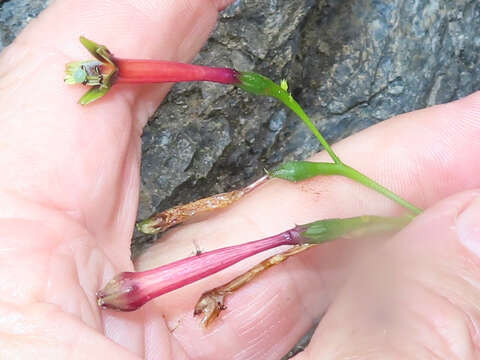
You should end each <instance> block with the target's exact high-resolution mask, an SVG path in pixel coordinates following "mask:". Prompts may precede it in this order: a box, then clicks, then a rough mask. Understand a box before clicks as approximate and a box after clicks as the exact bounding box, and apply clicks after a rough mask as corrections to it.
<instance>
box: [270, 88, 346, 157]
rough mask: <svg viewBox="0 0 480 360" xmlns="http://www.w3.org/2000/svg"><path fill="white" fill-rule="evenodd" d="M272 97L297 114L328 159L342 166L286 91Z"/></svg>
mask: <svg viewBox="0 0 480 360" xmlns="http://www.w3.org/2000/svg"><path fill="white" fill-rule="evenodd" d="M273 96H274V97H275V98H277V99H278V100H280V101H281V102H283V103H284V104H285V105H286V106H287V107H289V108H290V109H291V110H292V111H293V112H294V113H295V114H297V115H298V117H299V118H300V119H302V121H303V122H304V123H305V125H307V127H308V129H309V130H310V131H311V132H312V133H313V135H315V137H316V138H317V139H318V141H319V142H320V144H322V146H323V147H324V149H325V150H326V151H327V153H328V155H330V157H331V158H332V160H333V161H334V162H335V163H336V164H342V161H341V160H340V158H339V157H338V156H337V154H335V152H334V151H333V149H332V148H331V146H330V144H329V143H328V142H327V140H325V138H324V137H323V135H322V134H321V133H320V131H318V129H317V128H316V127H315V125H314V124H313V122H312V121H311V120H310V118H309V117H308V115H307V114H305V111H303V109H302V107H301V106H300V105H299V104H298V103H297V102H296V101H295V99H294V98H293V97H292V96H291V95H290V94H288V93H287V92H286V91H282V92H279V93H277V95H273Z"/></svg>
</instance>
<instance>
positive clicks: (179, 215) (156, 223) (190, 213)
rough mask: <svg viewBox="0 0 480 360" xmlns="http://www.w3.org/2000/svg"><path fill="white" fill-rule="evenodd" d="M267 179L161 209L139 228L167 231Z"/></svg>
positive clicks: (138, 226)
mask: <svg viewBox="0 0 480 360" xmlns="http://www.w3.org/2000/svg"><path fill="white" fill-rule="evenodd" d="M267 180H268V176H263V177H262V178H260V179H259V180H257V181H255V182H254V183H253V184H251V185H248V186H247V187H245V188H243V189H241V190H233V191H230V192H226V193H222V194H216V195H212V196H209V197H206V198H203V199H200V200H197V201H194V202H191V203H188V204H185V205H178V206H175V207H173V208H170V209H167V210H164V211H161V212H159V213H156V214H154V215H152V216H151V217H149V218H148V219H146V220H144V221H141V222H140V223H138V224H137V228H138V230H139V231H141V232H143V233H145V234H157V233H160V232H163V231H166V230H168V229H169V228H171V227H173V226H175V225H178V224H181V223H183V222H185V221H187V220H190V219H193V218H194V217H195V216H198V215H200V214H204V213H207V212H210V211H213V210H217V209H222V208H225V207H227V206H229V205H231V204H233V203H234V202H236V201H238V200H240V199H241V198H242V197H243V196H245V195H246V194H248V193H249V192H251V191H252V190H254V189H256V188H257V187H259V186H260V185H262V184H263V183H265V182H266V181H267Z"/></svg>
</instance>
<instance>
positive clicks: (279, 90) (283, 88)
mask: <svg viewBox="0 0 480 360" xmlns="http://www.w3.org/2000/svg"><path fill="white" fill-rule="evenodd" d="M238 80H239V83H238V84H236V86H238V87H240V88H242V89H243V90H245V91H248V92H250V93H253V94H255V95H264V96H271V97H274V98H276V99H278V100H280V101H281V102H282V103H283V104H284V105H285V106H287V107H288V108H289V109H291V110H292V111H293V112H294V113H295V114H297V115H298V116H299V117H300V119H302V120H303V122H304V123H305V125H307V127H308V128H309V129H310V131H311V132H312V133H313V134H314V135H315V136H316V137H317V139H318V141H319V142H320V144H322V145H323V147H324V148H325V150H326V151H327V153H328V154H329V155H330V157H331V158H332V159H333V161H334V163H333V164H331V163H312V164H316V165H317V169H318V172H317V175H333V174H335V175H343V176H345V177H348V178H350V179H352V180H354V181H357V182H359V183H360V184H363V185H365V186H367V187H369V188H371V189H373V190H375V191H377V192H378V193H380V194H382V195H384V196H386V197H387V198H389V199H391V200H393V201H395V202H396V203H397V204H399V205H401V206H403V207H405V208H406V209H408V210H409V211H411V212H412V214H415V215H418V214H420V213H421V212H422V210H421V209H419V208H417V207H416V206H414V205H412V204H411V203H409V202H408V201H407V200H405V199H403V198H401V197H400V196H398V195H396V194H395V193H393V192H392V191H390V190H388V189H387V188H385V187H383V186H382V185H380V184H378V183H377V182H375V181H374V180H372V179H370V178H369V177H368V176H366V175H364V174H362V173H361V172H359V171H357V170H355V169H354V168H352V167H350V166H348V165H345V164H344V163H343V162H342V161H341V160H340V158H339V157H338V156H337V155H336V154H335V152H334V151H333V150H332V148H331V147H330V145H329V144H328V143H327V141H326V140H325V138H324V137H323V136H322V134H321V133H320V132H319V131H318V130H317V128H316V127H315V125H314V124H313V122H312V121H311V120H310V118H309V117H308V115H307V114H306V113H305V111H303V109H302V107H301V106H300V105H299V104H298V103H297V102H296V101H295V99H294V98H293V97H292V95H290V94H289V93H288V91H287V90H288V85H287V83H286V81H282V83H281V84H280V85H277V84H275V83H274V82H273V81H272V80H270V79H269V78H267V77H265V76H263V75H260V74H257V73H252V72H244V73H239V76H238ZM298 163H306V164H308V162H298ZM298 170H300V171H302V169H295V168H293V167H292V168H291V169H290V171H298ZM303 170H305V169H303ZM307 173H308V171H307ZM272 174H275V171H274V172H272V173H271V174H270V175H272ZM273 176H274V175H273ZM312 176H315V175H312ZM277 177H281V176H277ZM284 179H289V178H288V177H284ZM293 181H297V180H293Z"/></svg>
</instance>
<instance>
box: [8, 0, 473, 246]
mask: <svg viewBox="0 0 480 360" xmlns="http://www.w3.org/2000/svg"><path fill="white" fill-rule="evenodd" d="M45 3H46V1H42V0H37V1H32V0H30V1H23V0H10V1H6V2H3V3H1V5H0V48H1V47H3V46H6V45H7V44H8V43H9V42H11V41H12V40H13V39H14V37H15V35H16V34H17V33H18V31H19V29H21V28H22V27H23V26H24V25H25V24H26V23H27V22H28V20H29V19H30V18H31V17H33V16H36V14H38V12H39V11H41V9H42V8H43V7H44V6H45ZM479 33H480V2H479V1H478V0H458V1H441V0H409V1H408V2H407V1H405V0H390V1H377V0H355V1H353V0H318V1H313V0H237V1H235V2H234V4H233V5H232V6H231V7H230V8H229V9H227V10H226V11H225V12H223V14H222V15H221V17H220V21H219V23H218V26H217V28H216V30H215V32H214V33H213V34H212V36H211V38H210V40H209V41H208V43H207V44H206V46H205V47H204V49H203V50H202V52H201V53H200V54H199V55H198V57H197V58H196V59H195V62H196V63H201V64H212V65H213V64H214V65H217V66H222V65H224V66H233V67H235V68H237V69H239V70H253V69H255V71H257V72H260V73H263V74H265V75H267V76H269V77H271V78H272V79H274V80H277V81H280V79H282V78H286V79H287V80H288V82H289V85H290V90H291V92H292V94H293V96H294V97H295V98H296V99H297V100H298V102H299V103H300V104H301V105H302V106H304V108H305V110H306V112H307V113H308V114H309V115H311V117H312V119H313V120H314V121H315V123H316V125H317V126H318V127H319V128H320V129H321V130H322V131H323V133H324V135H325V136H326V138H327V139H328V140H330V141H332V142H334V141H337V140H339V139H341V138H343V137H345V136H348V135H350V134H352V133H354V132H356V131H359V130H361V129H363V128H365V127H368V126H370V125H372V124H375V123H377V122H379V121H382V120H384V119H387V118H389V117H391V116H393V115H396V114H400V113H404V112H407V111H411V110H415V109H418V108H423V107H426V106H429V105H433V104H438V103H443V102H447V101H451V100H454V99H458V98H460V97H462V96H465V95H467V94H470V93H472V92H474V91H475V90H479V89H480V61H479V60H480V59H479V54H480V37H479V36H478V34H479ZM319 149H320V147H319V145H318V144H317V142H316V140H315V139H314V138H313V136H312V135H310V134H309V132H308V131H307V130H306V128H305V126H303V124H302V123H301V122H300V121H298V120H297V119H296V118H295V116H293V115H292V114H291V113H290V112H288V111H286V110H284V109H283V108H282V107H281V106H280V105H279V104H277V103H276V102H274V101H272V100H269V99H266V98H254V97H252V96H250V95H247V94H245V93H243V92H242V91H240V90H235V89H233V88H231V87H225V86H221V85H212V84H182V85H176V86H175V87H174V88H173V90H172V92H171V93H170V95H169V96H168V97H167V99H166V100H165V101H164V104H163V105H162V107H161V108H159V109H158V111H157V112H156V113H155V115H154V116H153V117H152V118H151V120H150V122H149V124H148V125H147V127H146V128H145V132H144V135H143V161H142V188H141V196H140V207H139V218H144V217H146V216H148V215H149V214H150V213H152V212H154V211H155V210H160V209H164V208H167V207H170V206H172V205H175V204H177V203H184V202H188V201H191V200H194V199H197V198H199V197H202V196H206V195H210V194H212V193H215V192H221V191H226V190H230V189H233V188H237V187H240V186H243V185H245V184H247V183H249V182H251V181H253V180H254V179H256V178H257V177H259V176H260V175H261V174H262V172H263V169H264V168H272V167H274V166H275V165H277V164H279V163H280V162H281V161H284V160H288V159H303V158H306V157H307V156H308V155H310V154H312V153H314V152H316V151H318V150H319ZM140 239H141V238H138V240H137V241H136V249H137V250H138V249H140V247H141V246H140V243H141V241H143V240H140ZM143 239H144V238H143Z"/></svg>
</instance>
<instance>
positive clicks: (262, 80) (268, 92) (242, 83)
mask: <svg viewBox="0 0 480 360" xmlns="http://www.w3.org/2000/svg"><path fill="white" fill-rule="evenodd" d="M238 80H239V83H238V84H236V86H238V87H239V88H241V89H243V90H245V91H247V92H249V93H252V94H255V95H264V96H273V97H278V95H279V94H280V93H282V92H285V90H283V89H282V88H281V87H280V86H278V85H277V84H275V83H274V82H273V81H272V80H270V79H269V78H267V77H266V76H263V75H260V74H257V73H254V72H242V73H240V75H239V76H238Z"/></svg>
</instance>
